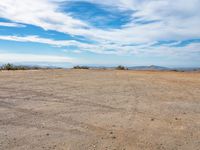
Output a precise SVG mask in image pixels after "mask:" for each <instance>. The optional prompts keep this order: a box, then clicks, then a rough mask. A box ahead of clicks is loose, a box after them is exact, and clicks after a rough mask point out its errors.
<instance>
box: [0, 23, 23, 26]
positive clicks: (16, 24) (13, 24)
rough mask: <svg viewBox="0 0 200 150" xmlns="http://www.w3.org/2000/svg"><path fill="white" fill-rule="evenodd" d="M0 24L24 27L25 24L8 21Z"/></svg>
mask: <svg viewBox="0 0 200 150" xmlns="http://www.w3.org/2000/svg"><path fill="white" fill-rule="evenodd" d="M0 26H5V27H25V25H23V24H19V23H10V22H0Z"/></svg>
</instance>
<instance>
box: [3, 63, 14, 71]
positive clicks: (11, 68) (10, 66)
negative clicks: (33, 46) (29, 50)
mask: <svg viewBox="0 0 200 150" xmlns="http://www.w3.org/2000/svg"><path fill="white" fill-rule="evenodd" d="M14 69H15V66H14V65H13V64H10V63H8V64H5V65H3V66H2V67H1V70H14Z"/></svg>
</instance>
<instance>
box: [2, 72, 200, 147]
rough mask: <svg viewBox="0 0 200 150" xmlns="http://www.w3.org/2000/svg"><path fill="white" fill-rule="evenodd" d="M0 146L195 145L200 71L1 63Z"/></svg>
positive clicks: (199, 134) (199, 131) (199, 137)
mask: <svg viewBox="0 0 200 150" xmlns="http://www.w3.org/2000/svg"><path fill="white" fill-rule="evenodd" d="M0 150H200V73H198V72H193V73H192V72H167V71H164V72H161V71H160V72H159V71H120V70H118V71H117V70H37V71H31V70H29V71H0Z"/></svg>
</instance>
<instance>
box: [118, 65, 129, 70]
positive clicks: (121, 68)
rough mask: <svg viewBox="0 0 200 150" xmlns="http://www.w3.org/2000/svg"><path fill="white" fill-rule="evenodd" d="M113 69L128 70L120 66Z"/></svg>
mask: <svg viewBox="0 0 200 150" xmlns="http://www.w3.org/2000/svg"><path fill="white" fill-rule="evenodd" d="M115 69H116V70H128V68H126V67H124V66H121V65H119V66H117V67H116V68H115Z"/></svg>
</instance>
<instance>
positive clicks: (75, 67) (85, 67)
mask: <svg viewBox="0 0 200 150" xmlns="http://www.w3.org/2000/svg"><path fill="white" fill-rule="evenodd" d="M73 69H90V68H89V67H87V66H74V67H73Z"/></svg>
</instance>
